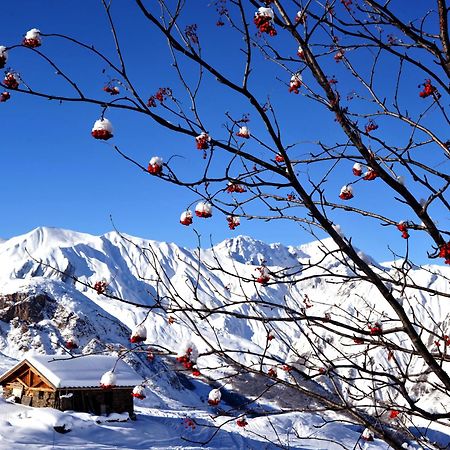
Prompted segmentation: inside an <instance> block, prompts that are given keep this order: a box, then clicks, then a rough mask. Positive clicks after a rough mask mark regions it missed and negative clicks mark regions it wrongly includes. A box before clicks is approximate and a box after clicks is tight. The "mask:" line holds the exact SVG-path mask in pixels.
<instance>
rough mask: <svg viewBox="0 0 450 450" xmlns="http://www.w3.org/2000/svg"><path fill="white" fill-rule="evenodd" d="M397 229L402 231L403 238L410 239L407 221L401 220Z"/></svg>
mask: <svg viewBox="0 0 450 450" xmlns="http://www.w3.org/2000/svg"><path fill="white" fill-rule="evenodd" d="M397 230H398V231H401V233H402V238H403V239H408V238H409V233H408V223H407V222H399V223H398V224H397Z"/></svg>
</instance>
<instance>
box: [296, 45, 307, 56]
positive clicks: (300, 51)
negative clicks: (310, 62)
mask: <svg viewBox="0 0 450 450" xmlns="http://www.w3.org/2000/svg"><path fill="white" fill-rule="evenodd" d="M297 56H298V57H299V58H300V59H305V52H304V51H303V49H302V46H301V45H299V46H298V49H297Z"/></svg>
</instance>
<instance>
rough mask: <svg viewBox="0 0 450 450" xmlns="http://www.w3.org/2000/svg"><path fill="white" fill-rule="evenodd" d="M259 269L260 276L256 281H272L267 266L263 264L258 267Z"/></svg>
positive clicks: (262, 282) (263, 282)
mask: <svg viewBox="0 0 450 450" xmlns="http://www.w3.org/2000/svg"><path fill="white" fill-rule="evenodd" d="M257 270H258V271H259V277H258V278H257V279H256V282H257V283H260V284H266V283H268V282H269V281H270V276H269V272H268V270H267V267H265V266H261V267H258V268H257Z"/></svg>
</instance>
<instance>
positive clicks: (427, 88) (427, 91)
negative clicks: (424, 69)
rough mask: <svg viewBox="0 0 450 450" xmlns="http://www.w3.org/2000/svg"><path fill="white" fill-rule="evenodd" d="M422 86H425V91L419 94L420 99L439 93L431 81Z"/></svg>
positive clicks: (426, 81)
mask: <svg viewBox="0 0 450 450" xmlns="http://www.w3.org/2000/svg"><path fill="white" fill-rule="evenodd" d="M421 86H423V90H422V91H420V92H419V97H421V98H427V97H429V96H430V95H433V94H434V93H435V92H437V89H436V87H435V86H433V85H432V84H431V80H430V79H428V80H425V82H424V83H423V84H421Z"/></svg>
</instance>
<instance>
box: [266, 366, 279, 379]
mask: <svg viewBox="0 0 450 450" xmlns="http://www.w3.org/2000/svg"><path fill="white" fill-rule="evenodd" d="M267 375H269V377H272V378H276V377H277V369H275V368H273V367H271V368H270V369H269V370H268V371H267Z"/></svg>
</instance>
